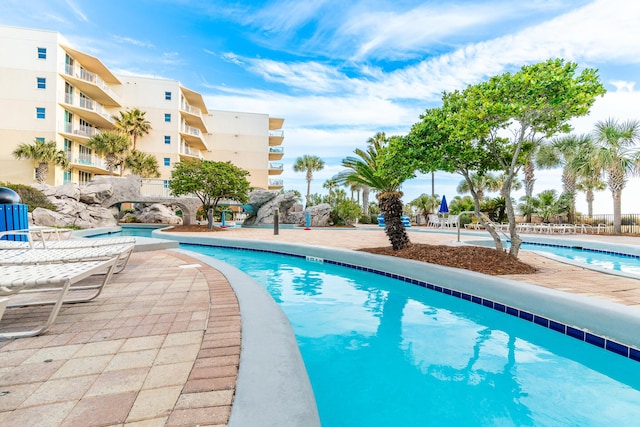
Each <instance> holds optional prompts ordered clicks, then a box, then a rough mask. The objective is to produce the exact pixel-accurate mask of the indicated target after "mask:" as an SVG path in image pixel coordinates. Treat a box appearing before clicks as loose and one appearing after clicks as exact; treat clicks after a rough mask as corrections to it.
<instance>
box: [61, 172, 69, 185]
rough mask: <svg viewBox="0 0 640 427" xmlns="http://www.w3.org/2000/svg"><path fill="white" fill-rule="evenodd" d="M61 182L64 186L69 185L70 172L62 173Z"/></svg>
mask: <svg viewBox="0 0 640 427" xmlns="http://www.w3.org/2000/svg"><path fill="white" fill-rule="evenodd" d="M62 182H63V183H65V184H69V183H70V182H71V171H64V176H63V178H62Z"/></svg>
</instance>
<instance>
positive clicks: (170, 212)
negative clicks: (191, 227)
mask: <svg viewBox="0 0 640 427" xmlns="http://www.w3.org/2000/svg"><path fill="white" fill-rule="evenodd" d="M139 208H140V209H139ZM134 217H135V218H136V219H137V220H138V221H136V222H143V223H146V224H182V218H180V217H179V216H177V215H176V214H175V209H172V208H169V207H168V206H165V205H161V204H160V203H154V204H152V205H150V206H143V205H140V204H136V210H135V212H133V213H127V214H125V215H124V216H123V217H122V219H121V221H122V222H129V221H128V219H130V218H134Z"/></svg>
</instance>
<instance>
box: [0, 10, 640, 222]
mask: <svg viewBox="0 0 640 427" xmlns="http://www.w3.org/2000/svg"><path fill="white" fill-rule="evenodd" d="M639 23H640V2H637V1H635V0H596V1H578V0H574V1H570V0H530V1H527V2H520V1H511V0H480V1H471V0H468V1H460V0H453V1H430V0H427V1H424V0H423V1H414V0H353V1H348V0H343V1H337V0H315V1H313V0H309V1H300V0H274V1H254V2H250V1H235V2H234V1H215V0H110V1H108V2H107V1H94V0H29V1H24V0H19V1H17V0H2V1H0V24H4V25H13V26H19V27H28V28H40V29H48V30H55V31H59V32H60V33H62V35H63V36H64V37H65V38H66V39H67V40H69V42H71V43H72V44H73V45H74V46H75V47H76V48H78V49H80V50H83V51H85V52H87V53H90V54H92V55H95V56H97V57H99V58H100V59H101V60H102V61H103V62H104V63H105V64H106V65H107V66H108V67H109V68H110V69H112V70H113V71H114V72H116V73H118V74H137V75H146V76H155V77H163V78H169V79H175V80H179V81H180V82H181V83H182V84H183V85H184V86H186V87H188V88H189V89H192V90H195V91H198V92H200V93H202V94H203V96H204V98H205V101H206V103H207V105H208V106H209V108H211V109H220V110H232V111H248V112H256V113H267V114H269V115H271V116H274V117H283V118H285V124H284V130H285V140H284V148H285V153H286V154H285V157H284V159H283V161H284V162H285V172H284V173H283V175H282V178H283V179H284V180H285V188H286V189H296V190H298V191H300V192H301V193H303V194H304V193H305V191H306V189H305V188H306V185H305V180H304V174H302V173H295V172H293V170H292V166H291V165H292V163H293V162H294V161H295V159H296V158H297V157H299V156H302V155H304V154H315V155H318V156H319V157H321V158H322V159H323V160H324V161H325V163H326V167H325V169H324V170H323V171H320V172H317V173H315V175H314V180H313V183H312V192H319V193H324V192H325V190H323V189H322V183H323V182H324V181H326V180H327V179H329V178H331V177H332V176H333V175H335V174H336V173H337V172H339V171H340V170H342V168H341V167H340V161H341V159H343V158H344V157H346V156H348V155H351V154H352V153H353V150H354V149H355V148H365V147H366V141H367V139H368V138H370V137H371V136H373V135H374V134H375V133H376V132H378V131H384V132H386V133H387V135H393V134H405V133H406V132H408V130H409V128H410V127H411V125H412V124H413V123H415V122H417V121H418V120H419V115H420V113H421V112H423V111H424V110H425V109H426V108H429V107H434V106H438V105H439V103H440V97H441V93H442V92H443V91H450V90H454V89H460V88H464V87H465V86H466V85H468V84H475V83H478V82H480V81H482V80H485V79H487V78H489V77H490V76H492V75H496V74H500V73H503V72H505V71H514V70H517V69H518V68H520V67H521V66H522V65H524V64H531V63H535V62H539V61H543V60H545V59H547V58H552V57H562V58H565V59H567V60H571V61H575V62H577V63H578V64H579V65H580V66H581V67H595V68H598V69H599V70H600V76H601V80H602V82H603V83H604V84H605V86H606V88H607V90H608V91H609V92H608V93H607V95H605V96H604V97H603V98H601V99H599V100H598V101H597V102H596V104H595V106H594V108H593V109H592V112H591V114H590V116H589V117H586V118H580V119H577V120H575V121H574V125H575V131H576V132H577V133H584V132H589V131H590V130H591V129H592V128H593V125H594V123H595V122H596V121H598V120H603V119H606V118H608V117H614V118H618V119H620V120H627V119H640V93H639V91H638V87H637V86H640V85H638V84H636V83H637V81H638V79H640V25H639ZM559 176H560V173H559V171H539V172H537V176H536V178H537V181H536V187H535V190H534V193H538V192H540V191H543V190H545V189H548V188H556V189H558V190H560V183H559ZM460 180H461V178H460V177H458V176H457V175H448V174H444V173H436V193H438V194H441V195H442V194H445V195H446V196H447V198H448V199H449V200H450V199H451V198H453V196H455V195H456V192H455V187H456V185H457V184H458V183H459V181H460ZM638 181H640V180H638V179H633V180H632V181H631V182H630V183H629V185H628V187H627V188H626V189H625V191H624V193H623V198H622V207H623V212H640V198H638V197H637V196H636V195H637V194H638V192H640V184H639V182H638ZM403 191H404V192H405V197H404V200H405V201H410V200H412V199H413V198H415V197H417V196H418V195H419V194H421V193H430V192H431V181H430V178H429V177H419V178H417V179H414V180H411V181H409V182H407V183H405V185H404V186H403ZM578 210H580V211H586V203H585V202H584V196H583V195H582V194H580V195H578ZM595 212H596V213H610V212H612V208H611V194H610V192H609V191H608V190H606V191H603V192H600V193H598V194H597V196H596V205H595Z"/></svg>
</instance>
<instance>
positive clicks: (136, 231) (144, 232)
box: [90, 227, 162, 238]
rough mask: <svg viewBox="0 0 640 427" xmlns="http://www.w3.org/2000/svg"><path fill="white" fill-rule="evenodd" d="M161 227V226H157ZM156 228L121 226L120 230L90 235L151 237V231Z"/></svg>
mask: <svg viewBox="0 0 640 427" xmlns="http://www.w3.org/2000/svg"><path fill="white" fill-rule="evenodd" d="M159 228H162V227H159ZM153 230H158V228H146V227H122V230H121V231H116V232H113V233H105V234H96V235H94V236H90V237H98V238H102V237H119V236H135V237H151V232H153Z"/></svg>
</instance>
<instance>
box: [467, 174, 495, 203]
mask: <svg viewBox="0 0 640 427" xmlns="http://www.w3.org/2000/svg"><path fill="white" fill-rule="evenodd" d="M470 178H471V184H472V185H473V188H474V189H475V190H476V194H477V197H478V202H480V204H482V202H484V192H485V191H489V192H493V191H498V190H500V188H502V183H501V181H500V180H499V179H498V178H496V177H495V176H493V175H491V174H490V173H485V174H482V175H480V174H477V173H474V174H471V176H470ZM456 191H457V192H458V193H462V194H464V193H469V192H470V191H469V183H468V182H467V180H462V181H460V184H458V188H456Z"/></svg>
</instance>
